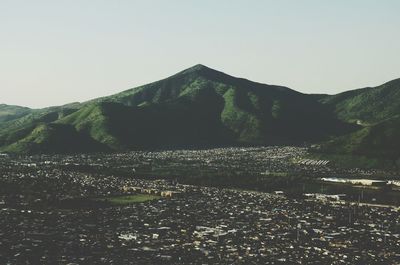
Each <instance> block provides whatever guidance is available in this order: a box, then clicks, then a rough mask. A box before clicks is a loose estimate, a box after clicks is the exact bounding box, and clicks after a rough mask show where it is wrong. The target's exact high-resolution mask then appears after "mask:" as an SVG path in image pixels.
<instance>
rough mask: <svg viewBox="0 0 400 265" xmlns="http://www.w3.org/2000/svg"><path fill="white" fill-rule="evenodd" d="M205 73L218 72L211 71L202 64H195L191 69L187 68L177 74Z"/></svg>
mask: <svg viewBox="0 0 400 265" xmlns="http://www.w3.org/2000/svg"><path fill="white" fill-rule="evenodd" d="M206 71H212V72H218V71H217V70H214V69H211V68H210V67H207V66H205V65H203V64H196V65H194V66H192V67H189V68H187V69H185V70H183V71H181V72H179V73H178V74H191V73H203V72H206Z"/></svg>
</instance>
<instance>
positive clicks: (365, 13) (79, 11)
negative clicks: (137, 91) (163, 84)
mask: <svg viewBox="0 0 400 265" xmlns="http://www.w3.org/2000/svg"><path fill="white" fill-rule="evenodd" d="M398 10H400V2H399V1H389V0H387V1H383V2H382V1H364V0H363V1H361V0H359V1H351V2H348V1H316V0H314V1H311V0H307V1H227V0H225V1H211V0H207V1H196V2H195V1H177V0H174V1H115V2H111V1H49V0H47V1H45V0H41V1H2V2H1V4H0V32H1V35H0V71H1V73H2V74H1V76H0V87H1V91H2V98H1V102H0V103H6V104H15V105H22V106H28V107H33V108H39V107H46V106H50V105H61V104H66V103H69V102H75V101H85V100H88V99H92V98H96V97H100V96H106V95H110V94H113V93H117V92H120V91H122V90H125V89H128V88H132V87H135V86H138V85H142V84H146V83H150V82H153V81H156V80H159V79H162V78H165V77H167V76H170V75H172V74H174V73H176V72H178V71H181V70H182V69H185V68H188V67H191V66H193V65H195V64H198V63H201V64H204V65H207V66H209V67H212V68H214V69H218V70H220V71H223V72H226V73H229V74H231V75H234V76H239V77H245V78H248V79H251V80H254V81H257V82H261V83H267V84H277V85H284V86H288V87H290V88H293V89H296V90H298V91H301V92H304V93H328V94H334V93H339V92H342V91H345V90H348V89H355V88H360V87H365V86H377V85H380V84H382V83H384V82H387V81H389V80H392V79H395V78H398V77H400V74H399V69H400V60H399V57H398V47H400V35H399V34H398V29H399V26H400V17H399V16H398Z"/></svg>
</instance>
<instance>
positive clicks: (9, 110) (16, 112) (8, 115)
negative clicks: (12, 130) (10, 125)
mask: <svg viewBox="0 0 400 265" xmlns="http://www.w3.org/2000/svg"><path fill="white" fill-rule="evenodd" d="M31 111H32V110H31V109H30V108H26V107H20V106H11V105H6V104H0V123H3V122H7V121H12V120H15V119H18V118H21V117H23V116H25V115H28V114H29V113H31Z"/></svg>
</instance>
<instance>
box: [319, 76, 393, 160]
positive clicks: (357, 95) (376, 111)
mask: <svg viewBox="0 0 400 265" xmlns="http://www.w3.org/2000/svg"><path fill="white" fill-rule="evenodd" d="M318 99H319V101H320V102H321V103H323V104H326V105H327V106H329V107H330V108H331V109H332V111H334V112H335V113H336V115H337V116H338V118H340V119H341V120H343V121H347V122H353V123H354V122H355V123H357V124H360V125H362V127H361V128H360V129H359V130H358V131H356V132H352V133H350V134H347V135H344V136H341V137H337V138H335V139H332V140H330V141H327V142H325V143H323V144H322V146H321V150H320V151H321V152H325V153H332V154H351V155H363V156H369V157H384V158H389V159H399V158H400V79H396V80H392V81H390V82H387V83H385V84H383V85H381V86H377V87H368V88H363V89H356V90H351V91H347V92H344V93H340V94H337V95H333V96H319V97H318Z"/></svg>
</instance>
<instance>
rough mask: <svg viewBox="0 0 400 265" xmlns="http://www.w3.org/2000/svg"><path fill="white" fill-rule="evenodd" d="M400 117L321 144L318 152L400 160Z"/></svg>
mask: <svg viewBox="0 0 400 265" xmlns="http://www.w3.org/2000/svg"><path fill="white" fill-rule="evenodd" d="M399 136H400V117H395V118H392V119H389V120H385V121H383V122H380V123H377V124H374V125H368V126H365V127H364V128H362V129H360V130H358V131H356V132H353V133H351V134H348V135H344V136H341V137H337V138H334V139H332V140H330V141H327V142H325V143H323V144H322V149H321V150H320V151H322V152H325V153H332V154H351V155H363V156H370V157H380V158H387V159H400V137H399Z"/></svg>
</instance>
